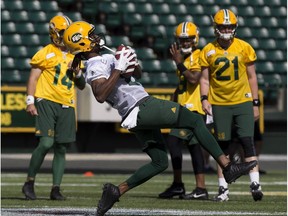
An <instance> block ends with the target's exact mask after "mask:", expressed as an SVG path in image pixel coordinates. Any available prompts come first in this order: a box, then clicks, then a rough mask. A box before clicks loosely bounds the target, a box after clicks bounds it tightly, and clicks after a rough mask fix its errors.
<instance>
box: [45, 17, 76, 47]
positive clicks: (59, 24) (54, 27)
mask: <svg viewBox="0 0 288 216" xmlns="http://www.w3.org/2000/svg"><path fill="white" fill-rule="evenodd" d="M71 23H72V21H71V20H70V19H69V18H68V17H67V16H60V15H57V16H54V17H53V18H52V19H51V20H50V22H49V36H50V38H51V41H52V42H53V43H54V44H55V45H56V46H59V47H65V45H64V42H63V34H64V31H65V30H66V28H67V27H68V26H69V25H70V24H71Z"/></svg>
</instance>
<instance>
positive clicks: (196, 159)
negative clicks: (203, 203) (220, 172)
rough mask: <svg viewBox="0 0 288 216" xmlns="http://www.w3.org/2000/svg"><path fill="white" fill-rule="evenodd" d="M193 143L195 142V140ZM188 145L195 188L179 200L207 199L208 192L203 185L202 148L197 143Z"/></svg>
mask: <svg viewBox="0 0 288 216" xmlns="http://www.w3.org/2000/svg"><path fill="white" fill-rule="evenodd" d="M195 142H197V140H195ZM190 143H191V141H190ZM190 143H189V144H188V146H187V147H188V150H189V153H190V155H191V159H192V166H193V170H194V175H195V181H196V188H195V189H194V190H193V191H192V192H191V193H189V194H185V195H183V196H181V198H182V199H208V192H207V189H206V185H205V175H204V157H203V154H202V148H201V146H200V145H199V144H198V143H192V144H190Z"/></svg>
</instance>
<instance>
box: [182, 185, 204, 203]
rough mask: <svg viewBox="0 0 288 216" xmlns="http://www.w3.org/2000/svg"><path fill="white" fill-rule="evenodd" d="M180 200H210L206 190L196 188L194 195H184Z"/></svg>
mask: <svg viewBox="0 0 288 216" xmlns="http://www.w3.org/2000/svg"><path fill="white" fill-rule="evenodd" d="M179 198H180V199H184V200H191V199H194V200H195V199H198V200H207V199H208V192H207V190H206V189H205V188H199V187H196V188H195V189H194V190H193V191H192V193H189V194H183V195H181V196H180V197H179Z"/></svg>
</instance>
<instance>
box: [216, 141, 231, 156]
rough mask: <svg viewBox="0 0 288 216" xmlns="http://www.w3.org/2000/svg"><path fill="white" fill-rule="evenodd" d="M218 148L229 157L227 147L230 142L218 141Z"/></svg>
mask: <svg viewBox="0 0 288 216" xmlns="http://www.w3.org/2000/svg"><path fill="white" fill-rule="evenodd" d="M218 144H219V146H220V147H221V149H222V151H223V152H224V154H225V155H229V153H230V152H229V146H230V141H218Z"/></svg>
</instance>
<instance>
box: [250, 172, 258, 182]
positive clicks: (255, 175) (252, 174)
mask: <svg viewBox="0 0 288 216" xmlns="http://www.w3.org/2000/svg"><path fill="white" fill-rule="evenodd" d="M249 177H250V181H251V183H252V182H257V184H259V172H250V173H249Z"/></svg>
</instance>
